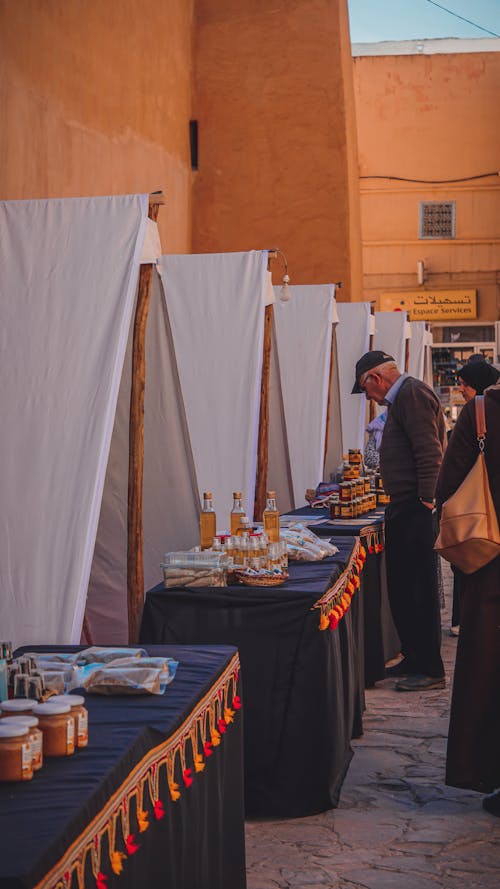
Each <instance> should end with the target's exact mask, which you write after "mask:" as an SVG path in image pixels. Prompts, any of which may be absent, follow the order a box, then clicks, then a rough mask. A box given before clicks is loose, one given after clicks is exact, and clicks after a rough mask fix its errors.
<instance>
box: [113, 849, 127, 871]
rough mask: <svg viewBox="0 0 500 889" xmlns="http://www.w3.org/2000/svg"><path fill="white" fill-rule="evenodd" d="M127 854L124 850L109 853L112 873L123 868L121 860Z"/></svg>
mask: <svg viewBox="0 0 500 889" xmlns="http://www.w3.org/2000/svg"><path fill="white" fill-rule="evenodd" d="M126 857H127V856H126V855H125V853H124V852H112V853H111V855H110V858H111V868H112V870H113V873H114V874H121V872H122V870H123V860H124V858H126Z"/></svg>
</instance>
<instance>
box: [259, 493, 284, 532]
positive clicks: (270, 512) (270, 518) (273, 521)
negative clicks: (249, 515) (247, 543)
mask: <svg viewBox="0 0 500 889" xmlns="http://www.w3.org/2000/svg"><path fill="white" fill-rule="evenodd" d="M262 520H263V523H264V531H265V533H266V534H267V536H268V538H269V541H270V542H271V543H277V542H278V540H279V539H280V514H279V512H278V507H277V506H276V492H275V491H268V492H267V503H266V508H265V510H264V512H263V514H262Z"/></svg>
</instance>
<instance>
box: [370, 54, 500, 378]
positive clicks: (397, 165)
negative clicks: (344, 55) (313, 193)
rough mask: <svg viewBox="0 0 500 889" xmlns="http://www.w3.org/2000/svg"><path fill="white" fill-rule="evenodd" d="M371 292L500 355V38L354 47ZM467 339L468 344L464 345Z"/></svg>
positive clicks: (380, 302) (446, 335)
mask: <svg viewBox="0 0 500 889" xmlns="http://www.w3.org/2000/svg"><path fill="white" fill-rule="evenodd" d="M353 56H354V89H355V98H356V119H357V129H358V149H359V164H360V194H361V220H362V239H363V271H364V277H363V295H364V298H365V299H367V300H373V301H374V303H375V305H376V307H377V308H379V309H382V310H384V309H388V310H391V309H395V308H402V309H408V310H409V311H410V313H411V314H410V317H412V318H414V319H419V320H427V321H429V322H430V324H431V325H432V329H433V336H434V342H435V344H439V343H443V344H444V345H445V346H447V345H449V346H451V345H453V344H454V346H453V348H455V346H456V353H457V354H456V357H457V360H458V361H460V360H462V359H463V358H466V357H467V355H468V354H470V352H471V351H478V350H479V349H482V350H483V351H484V352H485V354H486V355H487V356H488V357H489V358H493V359H494V360H495V361H498V360H499V355H498V350H499V343H498V325H497V326H496V338H497V339H496V345H495V322H496V321H498V319H499V318H500V272H499V261H500V178H499V175H500V172H499V171H500V117H499V115H498V96H499V94H500V40H499V39H493V38H492V39H488V38H487V39H478V40H455V39H448V40H424V41H420V42H418V41H405V42H401V43H377V44H355V45H353ZM459 346H462V347H463V348H462V349H459V348H458V347H459Z"/></svg>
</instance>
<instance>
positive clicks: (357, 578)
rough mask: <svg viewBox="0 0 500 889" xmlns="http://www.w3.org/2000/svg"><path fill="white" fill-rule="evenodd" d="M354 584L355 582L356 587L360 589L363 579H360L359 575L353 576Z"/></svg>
mask: <svg viewBox="0 0 500 889" xmlns="http://www.w3.org/2000/svg"><path fill="white" fill-rule="evenodd" d="M353 584H354V589H355V590H359V588H360V586H361V581H360V579H359V577H353Z"/></svg>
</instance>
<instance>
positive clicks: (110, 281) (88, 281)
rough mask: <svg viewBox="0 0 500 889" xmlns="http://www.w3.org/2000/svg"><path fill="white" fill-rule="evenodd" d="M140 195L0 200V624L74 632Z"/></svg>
mask: <svg viewBox="0 0 500 889" xmlns="http://www.w3.org/2000/svg"><path fill="white" fill-rule="evenodd" d="M147 212H148V196H147V195H142V196H141V195H130V196H119V197H109V198H77V199H64V200H39V201H10V202H3V203H1V204H0V233H1V237H0V287H1V295H0V306H1V325H0V331H1V332H0V337H1V339H0V343H1V353H2V376H1V384H0V404H1V409H2V435H1V438H0V463H1V466H2V474H1V477H0V500H1V503H2V533H1V534H0V541H1V542H0V548H1V549H0V590H1V597H0V627H1V632H2V638H4V639H6V638H10V639H12V641H13V642H14V644H16V645H19V644H22V643H29V642H33V643H34V642H38V643H44V642H47V643H49V642H54V641H57V642H60V643H65V642H66V643H70V642H78V641H79V640H80V632H81V627H82V621H83V615H84V609H85V600H86V596H87V586H88V581H89V574H90V568H91V561H92V554H93V551H94V543H95V538H96V529H97V523H98V519H99V511H100V506H101V496H102V490H103V485H104V479H105V473H106V466H107V460H108V451H109V446H110V440H111V434H112V429H113V422H114V416H115V407H116V401H117V396H118V390H119V386H120V379H121V374H122V366H123V360H124V355H125V349H126V345H127V337H128V334H129V329H130V323H131V315H132V309H133V303H134V294H135V290H136V286H137V280H138V271H139V262H140V257H141V250H142V243H143V240H144V232H145V228H146V221H147Z"/></svg>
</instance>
